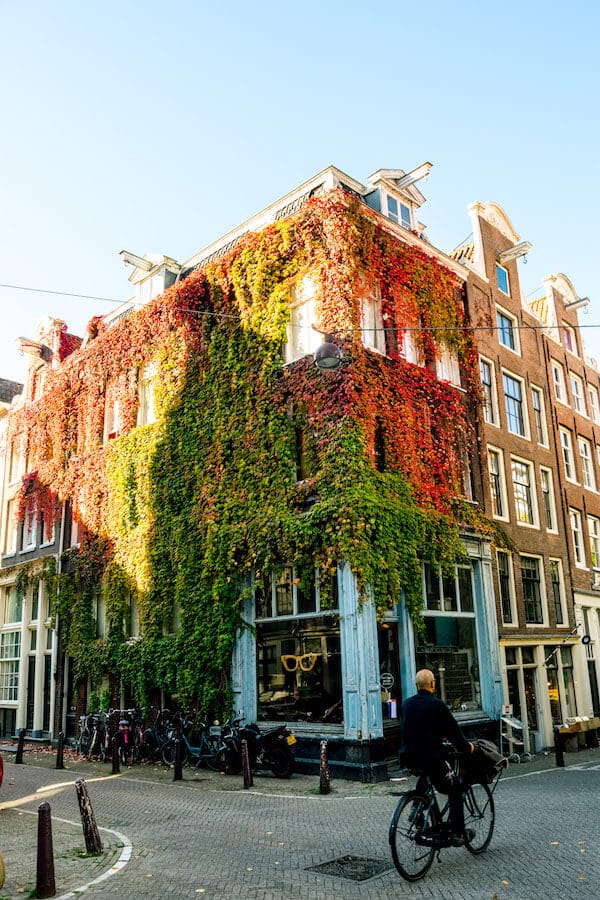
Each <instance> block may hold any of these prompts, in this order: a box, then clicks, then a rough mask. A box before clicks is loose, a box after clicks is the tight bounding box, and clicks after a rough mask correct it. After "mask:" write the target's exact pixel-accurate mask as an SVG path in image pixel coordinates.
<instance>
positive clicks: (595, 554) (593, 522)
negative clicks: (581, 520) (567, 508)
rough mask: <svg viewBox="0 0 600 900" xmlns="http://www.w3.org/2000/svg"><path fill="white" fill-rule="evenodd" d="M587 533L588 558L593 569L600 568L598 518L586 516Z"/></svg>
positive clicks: (599, 526) (599, 522) (599, 524)
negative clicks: (588, 538)
mask: <svg viewBox="0 0 600 900" xmlns="http://www.w3.org/2000/svg"><path fill="white" fill-rule="evenodd" d="M587 524H588V534H589V536H590V559H591V561H592V566H593V567H594V569H600V520H599V519H597V518H596V517H595V516H588V520H587Z"/></svg>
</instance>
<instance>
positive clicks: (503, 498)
mask: <svg viewBox="0 0 600 900" xmlns="http://www.w3.org/2000/svg"><path fill="white" fill-rule="evenodd" d="M492 458H493V459H494V460H496V461H497V463H498V471H497V472H495V473H494V472H493V471H492V466H491V461H492ZM487 464H488V477H489V479H490V496H491V498H492V506H493V503H494V491H493V490H492V484H493V483H494V481H493V477H492V476H493V475H496V477H497V483H498V489H499V491H500V497H499V498H498V501H499V503H500V506H501V507H502V510H503V512H502V513H498V514H497V513H495V512H494V511H493V509H492V515H493V517H494V519H500V520H502V521H504V522H508V521H510V516H509V511H508V494H507V491H506V472H505V470H504V453H503V452H502V450H501V449H500V448H499V447H493V446H491V445H490V444H488V448H487Z"/></svg>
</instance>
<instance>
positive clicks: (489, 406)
mask: <svg viewBox="0 0 600 900" xmlns="http://www.w3.org/2000/svg"><path fill="white" fill-rule="evenodd" d="M479 376H480V378H481V387H482V390H483V418H484V419H485V421H486V422H488V423H489V424H490V425H497V424H498V415H497V409H496V385H495V382H494V366H493V364H492V363H491V362H489V360H487V359H483V358H480V359H479Z"/></svg>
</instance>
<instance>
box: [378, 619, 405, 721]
mask: <svg viewBox="0 0 600 900" xmlns="http://www.w3.org/2000/svg"><path fill="white" fill-rule="evenodd" d="M377 640H378V644H379V684H380V686H381V713H382V716H383V720H384V722H385V721H386V719H390V720H392V719H397V718H398V715H399V713H400V704H401V702H402V685H401V682H400V665H399V659H400V653H399V648H398V623H397V622H396V621H392V622H383V623H379V624H378V626H377Z"/></svg>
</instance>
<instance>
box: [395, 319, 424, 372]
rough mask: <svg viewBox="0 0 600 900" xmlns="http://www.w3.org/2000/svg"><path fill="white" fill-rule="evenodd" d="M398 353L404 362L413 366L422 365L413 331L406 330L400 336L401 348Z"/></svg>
mask: <svg viewBox="0 0 600 900" xmlns="http://www.w3.org/2000/svg"><path fill="white" fill-rule="evenodd" d="M399 353H400V356H401V357H402V358H403V359H405V360H406V362H409V363H413V365H415V366H422V365H423V358H422V356H421V354H420V351H419V348H418V346H417V342H416V340H415V334H414V331H412V330H411V329H410V328H407V329H406V331H405V332H404V333H403V335H402V346H401V348H400V350H399Z"/></svg>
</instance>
